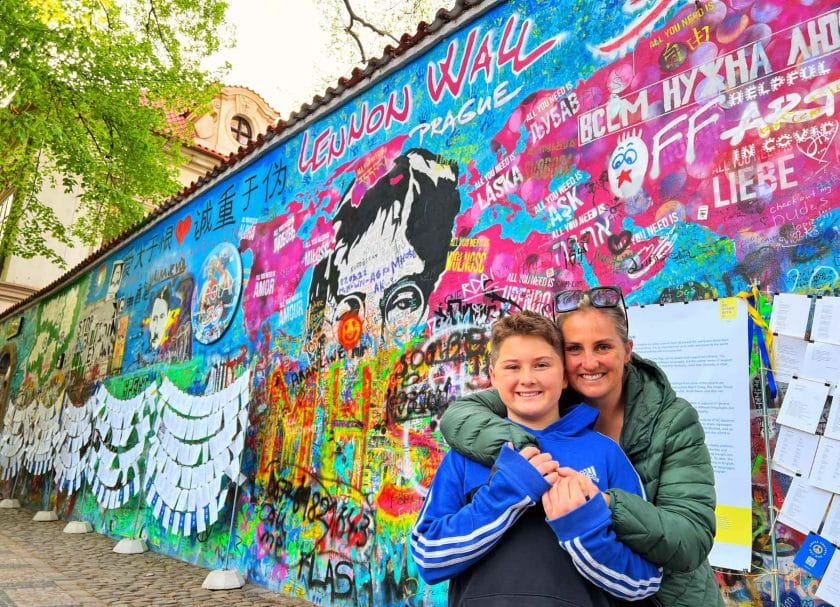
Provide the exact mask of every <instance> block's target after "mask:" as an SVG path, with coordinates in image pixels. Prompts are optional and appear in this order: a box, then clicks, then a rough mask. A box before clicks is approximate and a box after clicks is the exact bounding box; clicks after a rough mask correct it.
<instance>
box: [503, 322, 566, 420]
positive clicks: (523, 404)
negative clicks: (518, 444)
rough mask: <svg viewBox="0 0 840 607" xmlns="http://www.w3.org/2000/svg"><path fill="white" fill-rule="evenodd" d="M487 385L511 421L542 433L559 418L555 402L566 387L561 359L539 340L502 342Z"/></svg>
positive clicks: (517, 338) (524, 338)
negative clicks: (492, 388) (505, 408)
mask: <svg viewBox="0 0 840 607" xmlns="http://www.w3.org/2000/svg"><path fill="white" fill-rule="evenodd" d="M490 382H491V383H492V384H493V387H494V388H496V389H497V390H498V391H499V396H500V397H501V399H502V402H504V403H505V407H507V411H508V417H509V418H510V419H512V420H513V421H515V422H518V423H520V424H523V425H525V426H527V427H529V428H532V429H534V430H542V429H543V428H546V427H548V426H550V425H551V424H553V423H554V422H556V421H557V420H558V419H560V410H559V408H558V405H557V401H559V400H560V394H561V393H562V392H563V388H565V387H566V376H565V374H564V373H563V359H562V358H561V357H560V355H558V354H557V352H555V351H554V348H552V347H551V345H550V344H549V343H548V342H547V341H545V340H544V339H543V338H542V337H535V336H532V335H512V336H511V337H508V338H507V339H505V340H504V341H503V342H502V344H501V347H500V348H499V356H498V358H497V360H496V362H495V364H493V365H492V366H491V367H490Z"/></svg>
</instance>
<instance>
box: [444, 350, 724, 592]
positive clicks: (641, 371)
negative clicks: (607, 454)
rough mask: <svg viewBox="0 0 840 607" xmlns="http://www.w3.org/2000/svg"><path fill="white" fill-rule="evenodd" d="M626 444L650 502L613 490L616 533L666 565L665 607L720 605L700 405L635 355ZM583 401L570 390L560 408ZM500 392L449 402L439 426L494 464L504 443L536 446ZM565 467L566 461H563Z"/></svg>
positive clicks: (627, 387)
mask: <svg viewBox="0 0 840 607" xmlns="http://www.w3.org/2000/svg"><path fill="white" fill-rule="evenodd" d="M624 395H625V409H624V426H623V427H622V430H621V441H620V442H621V448H622V449H624V452H625V453H626V454H627V457H628V458H629V459H630V461H631V462H632V463H633V466H634V467H635V468H636V471H637V472H638V473H639V476H640V477H641V479H642V483H643V484H644V488H645V494H646V496H647V499H648V500H649V501H645V500H644V499H642V498H640V497H638V496H636V495H631V494H629V493H627V492H625V491H622V490H620V489H610V490H609V491H607V493H608V494H609V496H610V511H611V512H612V521H613V528H614V529H615V532H616V535H617V536H618V539H619V540H621V541H622V542H624V543H625V544H626V545H627V546H629V547H630V548H631V549H633V550H635V551H636V552H637V553H639V554H641V555H643V556H644V557H645V558H647V559H648V560H649V561H650V562H652V563H655V564H657V565H660V566H662V567H663V568H664V577H663V580H662V587H661V588H660V590H659V592H657V593H656V595H654V597H653V600H654V602H655V603H656V604H658V605H661V606H663V607H719V606H722V605H723V599H722V598H721V595H720V589H719V588H718V585H717V582H716V581H715V577H714V574H713V573H712V569H711V567H710V566H709V562H708V561H707V560H706V557H707V556H708V554H709V551H710V550H711V549H712V542H713V540H714V534H715V501H716V500H715V487H714V480H715V479H714V472H713V471H712V465H711V460H710V458H709V450H708V449H707V447H706V443H705V434H704V432H703V427H702V426H701V425H700V421H699V418H698V416H697V411H696V410H695V409H694V407H692V406H691V405H690V404H689V403H688V402H686V401H685V400H683V399H681V398H678V397H677V396H676V394H675V393H674V390H673V388H671V384H670V383H669V382H668V378H667V377H666V376H665V374H664V373H663V372H662V370H661V369H660V368H659V367H658V366H656V364H655V363H653V362H652V361H649V360H646V359H644V358H641V357H640V356H637V355H635V354H634V355H633V358H632V360H631V362H630V363H629V364H628V365H627V367H626V368H625V376H624ZM575 402H580V396H579V395H578V394H577V393H575V392H574V391H573V390H566V391H564V393H563V397H562V398H561V402H560V406H561V407H564V406H565V405H567V404H573V403H575ZM505 415H506V411H505V407H504V404H502V401H501V400H500V399H499V395H498V393H497V392H496V391H495V390H485V391H483V392H477V393H475V394H471V395H469V396H466V397H464V398H463V399H460V400H456V401H455V402H453V403H451V404H450V405H449V408H448V409H447V410H446V412H445V413H444V415H443V419H442V420H441V426H440V429H441V431H442V432H443V435H444V437H445V438H446V440H447V442H448V443H449V445H450V446H451V447H452V448H453V449H455V450H457V451H459V452H461V453H463V454H464V455H466V456H468V457H470V458H472V459H475V460H477V461H481V462H483V463H485V464H487V465H492V463H493V462H494V461H495V459H496V455H497V454H498V453H499V450H500V449H501V447H502V445H504V444H505V443H507V442H509V441H510V442H512V443H513V444H514V445H515V446H516V447H517V448H518V449H521V448H522V447H524V446H525V445H528V444H537V441H536V439H535V438H534V437H533V436H531V435H529V434H528V433H526V432H525V431H524V430H522V429H521V428H519V427H518V426H515V425H513V424H511V423H509V422H508V421H507V420H505V419H502V418H501V417H502V416H505ZM560 465H561V466H562V465H563V462H560Z"/></svg>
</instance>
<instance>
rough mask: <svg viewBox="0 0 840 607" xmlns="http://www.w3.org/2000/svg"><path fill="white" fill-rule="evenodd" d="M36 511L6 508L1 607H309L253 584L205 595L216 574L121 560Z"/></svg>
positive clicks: (1, 518)
mask: <svg viewBox="0 0 840 607" xmlns="http://www.w3.org/2000/svg"><path fill="white" fill-rule="evenodd" d="M33 514H34V513H33V512H32V511H29V510H6V509H3V510H0V607H102V606H105V605H107V606H109V607H148V606H154V607H158V606H160V607H198V606H200V607H229V606H230V605H237V606H244V607H276V606H280V607H309V606H311V605H312V603H309V602H308V601H304V600H300V599H294V598H290V597H287V596H284V595H281V594H277V593H274V592H271V591H269V590H266V589H265V588H262V587H260V586H255V585H253V584H246V585H245V587H244V588H241V589H237V590H217V591H210V590H204V589H203V588H202V587H201V583H202V582H203V581H204V578H206V577H207V574H208V573H209V571H208V570H206V569H201V568H199V567H194V566H192V565H189V564H187V563H184V562H182V561H179V560H177V559H173V558H170V557H167V556H163V555H160V554H156V553H153V552H144V553H143V554H116V553H114V551H113V550H114V545H115V544H116V542H115V541H114V540H112V539H110V538H107V537H105V536H103V535H99V534H97V533H86V534H81V535H70V534H66V533H63V532H62V530H63V529H64V526H65V525H66V523H65V522H64V521H55V522H37V523H36V522H33V521H32V516H33Z"/></svg>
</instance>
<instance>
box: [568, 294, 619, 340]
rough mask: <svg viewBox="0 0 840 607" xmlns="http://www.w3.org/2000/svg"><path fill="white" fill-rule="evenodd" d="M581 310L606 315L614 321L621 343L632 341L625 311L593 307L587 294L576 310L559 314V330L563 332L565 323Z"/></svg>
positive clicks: (583, 296) (615, 308) (617, 308)
mask: <svg viewBox="0 0 840 607" xmlns="http://www.w3.org/2000/svg"><path fill="white" fill-rule="evenodd" d="M580 310H596V311H598V312H601V313H602V314H606V315H607V316H609V318H610V320H611V321H612V323H613V326H614V327H615V330H616V332H617V333H618V337H619V338H620V339H621V341H623V342H624V343H627V342H628V341H630V333H629V329H628V328H627V316H626V315H625V312H624V309H623V308H621V307H620V306H615V307H613V308H602V307H596V306H593V305H592V302H591V301H589V295H587V294H584V295H582V296H581V300H580V304H579V305H578V307H577V308H576V309H575V310H572V311H570V312H560V313H558V314H557V317H556V322H557V326H558V328H560V329H561V330H562V328H563V323H564V322H565V321H566V318H568V316H569V315H570V314H574V313H575V312H578V311H580Z"/></svg>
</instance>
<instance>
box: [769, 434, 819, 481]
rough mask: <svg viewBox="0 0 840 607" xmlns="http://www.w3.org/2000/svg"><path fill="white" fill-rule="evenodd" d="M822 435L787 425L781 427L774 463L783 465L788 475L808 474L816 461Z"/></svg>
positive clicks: (774, 453) (777, 465)
mask: <svg viewBox="0 0 840 607" xmlns="http://www.w3.org/2000/svg"><path fill="white" fill-rule="evenodd" d="M819 442H820V437H819V436H817V435H816V434H811V433H810V432H802V431H801V430H795V429H794V428H788V427H787V426H780V427H779V436H778V438H776V450H775V451H774V452H773V465H774V466H776V467H777V468H778V467H779V466H781V467H782V468H784V471H785V472H787V473H788V476H794V475H796V474H804V475H806V476H807V475H808V473H809V472H810V471H811V465H812V464H813V463H814V454H815V453H816V452H817V444H819Z"/></svg>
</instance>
